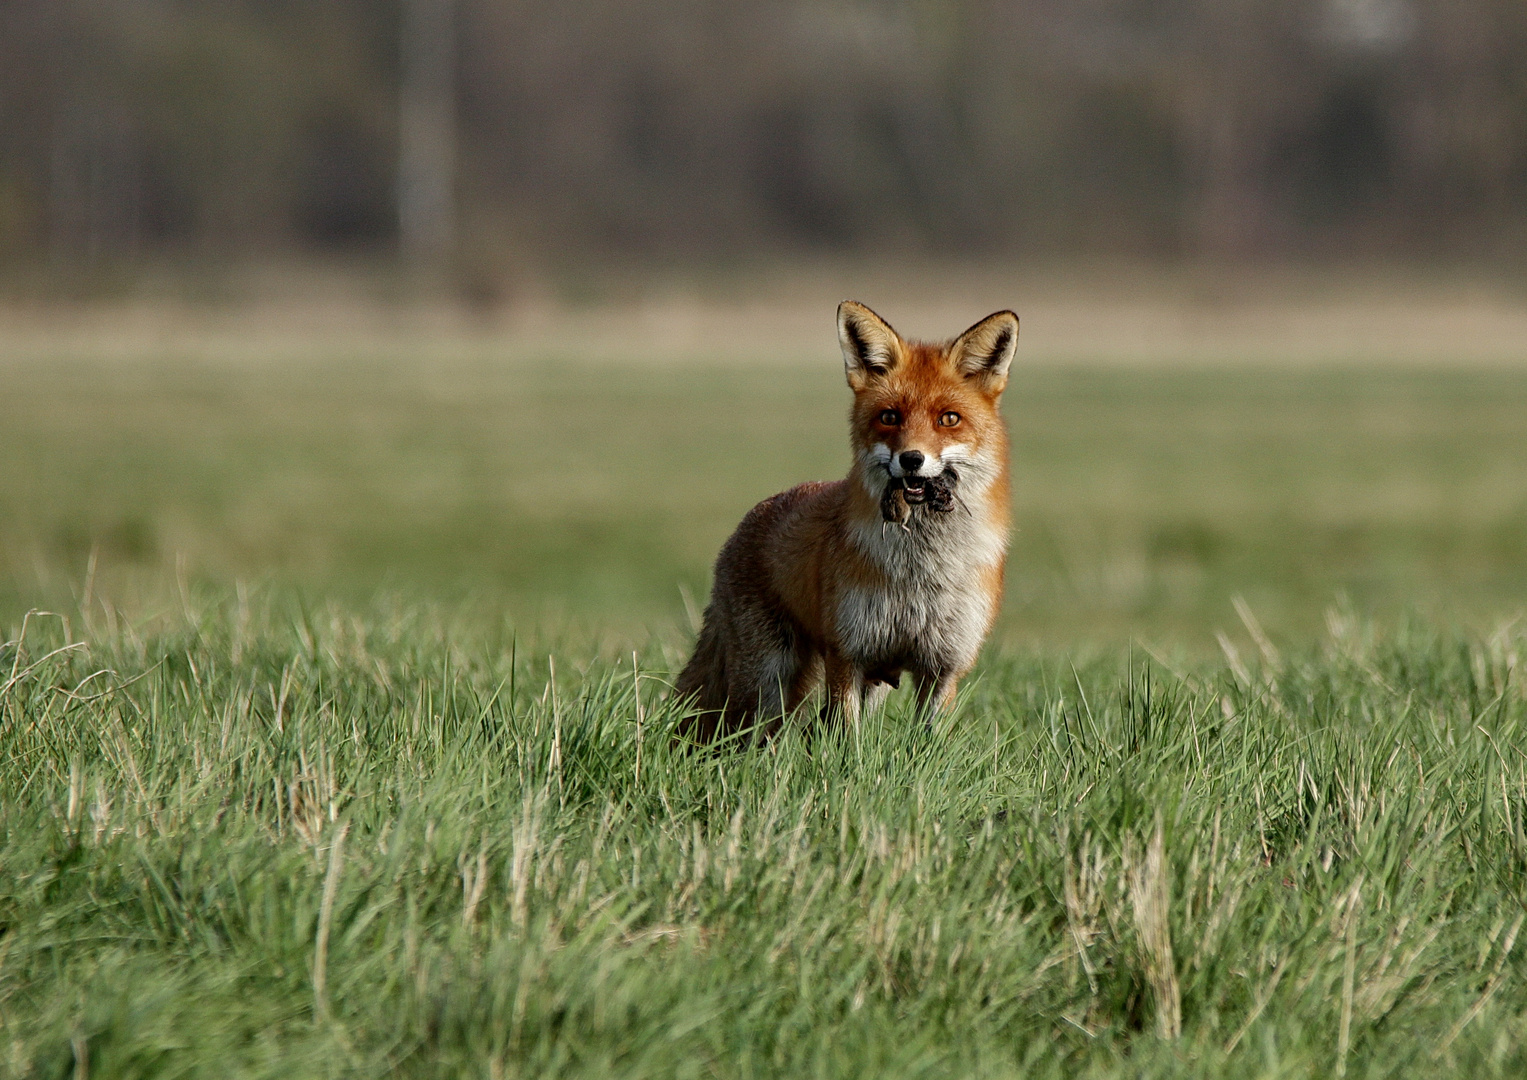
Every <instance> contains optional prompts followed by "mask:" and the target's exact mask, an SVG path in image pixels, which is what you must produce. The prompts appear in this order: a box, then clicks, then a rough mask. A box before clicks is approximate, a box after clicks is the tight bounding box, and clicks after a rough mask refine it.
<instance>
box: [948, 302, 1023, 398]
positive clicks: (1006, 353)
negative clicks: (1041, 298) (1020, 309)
mask: <svg viewBox="0 0 1527 1080" xmlns="http://www.w3.org/2000/svg"><path fill="white" fill-rule="evenodd" d="M1017 351H1018V316H1016V315H1014V314H1013V313H1012V312H1011V311H999V312H997V313H996V314H995V315H988V316H986V318H984V319H982V320H981V321H980V322H978V323H976V324H975V325H974V326H972V327H971V328H970V329H969V330H967V331H965V332H964V333H963V334H961V335H960V336H959V337H957V338H955V339H954V344H953V345H951V346H949V359H950V361H951V362H952V363H953V364H954V366H955V368H956V370H958V371H959V372H960V374H962V375H964V376H965V377H966V378H967V379H974V380H977V381H979V382H980V383H981V386H982V389H984V390H985V391H986V392H987V393H989V394H1000V393H1002V390H1003V388H1004V387H1006V386H1007V369H1008V368H1009V367H1011V366H1012V363H1013V354H1014V353H1015V352H1017Z"/></svg>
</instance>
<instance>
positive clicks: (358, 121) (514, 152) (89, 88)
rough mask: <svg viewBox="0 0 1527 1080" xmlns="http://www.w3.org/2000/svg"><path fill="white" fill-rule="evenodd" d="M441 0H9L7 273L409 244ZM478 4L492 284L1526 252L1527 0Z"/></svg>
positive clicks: (486, 259)
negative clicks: (678, 269)
mask: <svg viewBox="0 0 1527 1080" xmlns="http://www.w3.org/2000/svg"><path fill="white" fill-rule="evenodd" d="M420 2H421V0H397V2H383V0H301V2H296V0H4V2H3V3H0V272H4V273H5V274H6V276H7V279H8V280H9V281H10V282H11V283H12V286H13V287H14V286H17V285H19V284H20V283H22V282H36V281H37V280H46V279H47V278H48V275H47V274H38V273H37V271H38V269H39V268H50V269H51V270H53V271H55V272H57V273H59V274H64V273H67V272H76V271H79V270H81V269H84V270H97V271H98V270H103V269H119V270H120V269H128V270H131V269H132V268H137V267H146V266H156V265H157V266H178V265H182V264H184V263H186V262H187V261H188V260H189V261H190V262H191V263H192V264H198V263H202V262H206V261H208V260H211V261H216V260H226V259H247V258H251V257H256V258H258V257H261V256H264V255H269V256H279V257H282V258H289V257H291V256H293V255H299V256H306V255H312V256H322V257H330V256H335V255H341V256H349V257H357V258H359V259H361V260H363V261H366V260H372V259H374V260H377V261H378V262H385V261H388V260H391V259H392V258H393V257H394V256H395V255H396V253H397V251H398V247H399V240H400V237H399V216H400V195H399V191H398V186H399V185H398V177H399V174H400V166H399V162H400V159H401V160H402V161H403V162H404V163H405V164H404V166H403V168H404V170H405V171H406V169H407V168H408V167H409V166H408V165H407V164H406V163H407V161H408V156H407V154H406V153H405V152H403V148H400V146H399V141H400V126H402V125H400V116H404V115H406V114H407V110H406V108H405V105H404V100H403V99H405V98H406V94H407V91H406V90H405V89H404V88H405V87H406V85H407V71H406V69H407V66H408V63H407V61H406V59H405V58H406V57H408V55H409V48H408V42H407V41H406V40H404V39H405V38H406V37H407V36H408V34H407V32H406V29H407V28H408V27H409V26H410V25H411V24H410V21H409V17H408V11H407V10H406V8H407V5H408V4H410V3H413V4H418V3H420ZM435 2H436V3H442V4H443V3H445V2H446V0H435ZM450 7H451V10H450V12H449V15H450V21H449V23H447V24H445V25H446V26H447V27H448V30H449V33H450V42H451V44H452V46H453V48H452V52H453V54H454V55H453V56H452V57H451V58H450V62H449V63H444V64H440V65H437V68H436V71H437V75H438V77H439V78H445V79H448V80H449V91H450V93H451V95H452V98H453V102H452V104H453V106H454V108H453V109H452V110H451V112H452V113H453V117H452V118H450V119H449V122H450V123H451V124H452V125H453V130H452V131H451V132H448V133H437V134H441V135H442V138H441V140H439V145H440V146H442V147H444V149H442V150H440V151H439V152H440V153H448V154H449V155H450V158H451V160H450V163H449V169H448V172H446V173H444V174H442V175H445V176H446V179H447V181H448V182H449V184H450V187H451V189H452V191H453V193H454V196H453V205H452V207H451V208H450V217H449V218H448V219H447V224H448V227H449V228H450V229H451V230H452V233H453V235H454V236H455V237H456V238H457V242H456V244H455V250H456V252H457V255H456V258H457V259H458V261H461V260H464V261H465V262H467V263H473V264H474V265H476V266H477V267H478V268H479V272H480V276H481V277H482V280H483V281H484V282H486V283H487V284H486V285H485V287H486V288H489V289H491V288H492V283H493V282H494V281H495V280H498V279H501V278H507V277H512V276H513V275H515V274H523V273H534V272H537V271H543V270H552V271H554V270H555V269H556V268H557V267H558V266H561V265H570V264H574V263H576V262H579V261H586V260H589V259H591V258H598V257H601V256H609V255H618V256H620V257H621V258H623V259H635V260H674V261H679V262H684V261H689V260H695V259H701V260H726V259H736V258H739V257H740V253H743V252H746V253H747V256H748V257H749V258H753V257H765V258H766V257H768V256H769V255H771V254H794V253H801V252H808V253H818V252H825V253H838V252H844V253H850V254H854V255H874V254H879V253H896V254H903V253H921V254H929V255H939V254H944V253H949V252H959V253H962V254H970V253H980V254H982V255H984V256H994V257H1004V256H1023V257H1034V256H1045V255H1053V254H1058V253H1064V254H1066V255H1075V254H1078V253H1081V254H1101V255H1123V256H1129V257H1144V258H1162V259H1181V258H1185V257H1188V258H1198V257H1208V258H1212V259H1229V260H1235V259H1250V258H1266V257H1277V258H1291V259H1308V258H1315V259H1328V258H1372V259H1382V260H1418V259H1419V260H1428V261H1437V260H1443V261H1454V260H1469V261H1475V260H1484V261H1490V262H1508V263H1509V262H1513V261H1515V260H1516V259H1517V258H1518V253H1519V252H1521V251H1522V250H1523V248H1524V244H1523V241H1524V239H1527V5H1524V4H1522V3H1521V0H1462V2H1460V0H1153V2H1145V0H1068V2H1065V3H1062V2H1060V0H1016V2H1015V0H1006V2H996V0H746V2H744V0H646V2H637V0H582V2H580V3H577V4H566V3H557V2H551V0H454V3H453V4H451V5H450ZM446 134H448V135H449V136H450V137H449V138H444V135H446ZM403 201H404V202H405V203H406V200H403ZM404 216H405V217H406V212H405V215H404Z"/></svg>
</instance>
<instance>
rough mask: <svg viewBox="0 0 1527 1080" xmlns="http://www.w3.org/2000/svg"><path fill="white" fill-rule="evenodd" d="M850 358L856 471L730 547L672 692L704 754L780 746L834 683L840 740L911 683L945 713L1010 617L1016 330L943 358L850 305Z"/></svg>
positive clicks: (843, 323)
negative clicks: (1003, 409)
mask: <svg viewBox="0 0 1527 1080" xmlns="http://www.w3.org/2000/svg"><path fill="white" fill-rule="evenodd" d="M838 342H839V344H840V345H841V346H842V349H843V366H844V369H845V372H846V374H847V376H848V385H849V387H850V388H852V390H853V392H854V404H853V410H852V412H851V413H850V427H851V432H852V441H853V450H854V463H853V468H852V469H851V471H850V472H849V475H848V478H847V479H845V480H836V481H831V482H825V481H821V482H815V483H808V484H801V485H800V486H799V487H794V488H791V489H790V490H789V491H786V492H783V493H782V494H779V495H775V496H774V497H773V498H769V499H765V500H764V501H763V502H761V503H759V504H758V505H757V506H755V507H754V508H753V509H752V510H751V511H749V512H748V514H747V516H746V517H744V518H743V519H742V523H741V524H740V525H738V526H737V530H736V532H734V533H732V536H731V539H729V540H728V541H727V542H726V544H725V546H723V547H722V549H721V554H720V555H719V556H718V557H717V559H716V569H715V583H714V586H713V588H712V591H711V599H710V604H709V605H708V606H707V607H706V609H705V620H704V623H703V625H702V627H701V630H700V635H699V640H698V641H697V642H696V643H695V652H694V656H693V657H692V658H691V659H690V661H689V664H688V665H687V666H686V667H685V668H684V671H683V672H682V673H681V674H680V675H679V679H678V683H677V684H676V689H677V691H678V694H679V695H680V697H686V698H689V699H691V701H690V705H689V708H690V710H691V711H690V712H689V714H688V716H687V717H686V720H685V726H684V727H683V729H682V730H683V731H684V732H685V733H686V734H687V735H689V736H690V737H692V738H694V739H696V740H698V741H701V742H710V741H712V740H714V739H716V738H719V737H724V736H727V735H731V734H734V733H736V732H739V731H743V730H746V729H748V728H750V727H754V726H755V725H756V726H757V729H758V730H759V731H760V732H761V733H762V734H763V735H765V736H768V735H770V734H772V733H773V732H774V731H775V730H777V729H778V727H779V725H780V724H781V723H782V722H783V721H784V719H785V718H786V717H788V716H790V715H791V714H792V713H794V712H795V711H796V709H797V708H799V707H800V705H801V703H802V702H803V701H804V700H805V699H806V698H807V696H808V695H810V694H811V692H812V691H813V690H815V689H816V687H817V686H819V685H821V683H822V682H823V681H824V679H825V682H826V689H827V700H826V705H825V714H826V715H827V716H828V717H831V718H834V719H836V720H837V721H839V722H843V723H849V724H852V723H854V722H856V721H857V720H858V718H859V715H860V711H861V709H867V708H872V707H874V706H876V705H878V704H879V703H880V701H881V700H883V698H884V697H885V695H886V694H888V693H889V692H890V690H891V688H892V687H893V686H896V685H898V684H899V683H900V681H901V676H902V673H903V672H910V673H911V674H912V678H913V680H914V682H915V685H916V688H917V695H918V701H919V703H920V705H921V706H922V707H923V708H925V709H932V710H943V709H947V708H948V707H949V706H950V704H951V703H952V702H953V700H954V695H955V691H956V689H957V688H958V686H959V682H960V679H962V678H963V677H964V676H965V675H966V674H967V673H968V672H969V671H970V669H971V667H972V666H973V665H974V664H975V660H976V653H977V652H978V651H979V649H980V647H981V642H982V641H983V640H984V639H985V637H986V635H987V632H988V631H989V630H990V629H991V625H992V620H993V619H994V618H995V617H996V614H997V604H998V601H999V599H1000V598H1001V595H1002V573H1003V566H1004V563H1005V562H1006V559H1007V540H1008V517H1009V501H1010V495H1009V491H1008V460H1007V459H1008V446H1007V428H1006V426H1005V425H1004V424H1003V422H1002V418H1001V416H1000V415H999V413H998V411H997V403H998V400H999V399H1000V398H1001V396H1002V391H1003V389H1004V388H1005V387H1006V386H1007V376H1008V368H1009V366H1010V365H1011V364H1012V361H1013V354H1014V352H1015V350H1016V348H1017V345H1018V316H1016V315H1014V314H1013V313H1012V312H1011V311H999V312H997V313H996V314H994V315H990V316H988V317H986V318H985V319H982V320H981V321H980V322H978V323H976V324H975V325H974V326H972V327H971V328H970V329H969V330H966V331H965V332H964V333H963V334H961V335H960V336H959V337H957V338H955V339H954V340H953V341H952V342H949V343H947V344H937V345H935V344H928V343H925V342H919V341H908V340H906V339H904V338H902V337H901V336H900V335H899V334H897V333H896V331H895V330H893V329H891V326H890V324H889V323H887V322H886V321H885V320H884V319H882V318H880V316H878V315H876V314H875V313H874V312H873V311H871V310H870V309H869V308H867V307H865V306H864V305H863V304H857V303H854V302H853V301H845V302H844V303H843V304H841V305H839V307H838Z"/></svg>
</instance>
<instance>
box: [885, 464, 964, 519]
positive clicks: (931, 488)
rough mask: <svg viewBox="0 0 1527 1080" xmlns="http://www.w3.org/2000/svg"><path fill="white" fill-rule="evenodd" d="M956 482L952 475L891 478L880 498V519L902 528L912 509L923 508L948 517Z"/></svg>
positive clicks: (952, 504)
mask: <svg viewBox="0 0 1527 1080" xmlns="http://www.w3.org/2000/svg"><path fill="white" fill-rule="evenodd" d="M957 479H958V478H957V477H956V476H955V475H954V473H953V472H945V473H943V474H941V475H939V476H911V477H907V476H900V477H892V478H891V479H890V480H889V481H887V483H886V485H885V492H884V493H883V494H882V495H881V496H880V516H881V517H882V518H884V519H885V520H886V521H889V522H892V523H893V524H896V525H902V524H905V523H906V520H907V519H908V518H909V517H911V516H912V507H914V506H926V507H927V508H928V509H930V510H933V511H936V512H937V513H940V514H947V513H949V511H951V510H953V509H954V484H955V481H956V480H957ZM908 481H911V483H910V484H909V483H908Z"/></svg>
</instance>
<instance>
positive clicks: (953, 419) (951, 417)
mask: <svg viewBox="0 0 1527 1080" xmlns="http://www.w3.org/2000/svg"><path fill="white" fill-rule="evenodd" d="M938 422H939V423H940V424H941V425H943V426H944V427H954V425H956V424H958V423H959V422H960V414H959V413H957V412H953V411H950V412H946V413H945V414H944V415H943V416H940V417H939V418H938Z"/></svg>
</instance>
